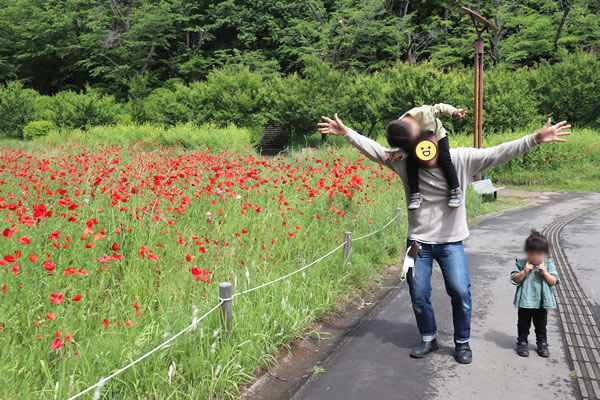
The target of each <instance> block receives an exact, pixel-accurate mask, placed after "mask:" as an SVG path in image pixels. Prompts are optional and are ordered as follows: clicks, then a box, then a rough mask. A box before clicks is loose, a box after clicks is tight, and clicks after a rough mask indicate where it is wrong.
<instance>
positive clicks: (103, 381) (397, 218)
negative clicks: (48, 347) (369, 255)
mask: <svg viewBox="0 0 600 400" xmlns="http://www.w3.org/2000/svg"><path fill="white" fill-rule="evenodd" d="M401 218H402V213H401V209H400V208H398V209H397V214H396V216H394V218H392V219H391V220H390V221H389V222H388V223H386V224H385V225H383V226H382V227H380V228H379V229H377V230H375V231H373V232H370V233H368V234H366V235H363V236H360V237H357V238H354V239H352V234H351V233H350V232H346V240H345V241H344V242H343V243H342V244H340V245H338V246H337V247H335V248H334V249H333V250H331V251H329V252H328V253H327V254H325V255H323V256H321V257H319V258H317V259H316V260H314V261H313V262H311V263H309V264H306V265H305V266H303V267H301V268H299V269H297V270H295V271H292V272H290V273H289V274H286V275H283V276H280V277H279V278H276V279H273V280H272V281H269V282H267V283H263V284H262V285H258V286H255V287H253V288H250V289H246V290H244V291H241V292H238V293H235V294H233V295H231V284H228V285H229V286H227V287H226V289H225V291H226V292H227V291H228V293H229V296H227V297H224V296H223V297H222V296H221V294H220V295H219V302H218V303H217V304H216V305H215V306H214V307H213V308H211V309H210V310H208V312H206V314H204V315H202V316H201V317H200V318H195V319H194V321H192V323H191V324H190V325H188V326H187V327H185V328H184V329H182V330H181V331H179V332H178V333H177V334H175V335H173V336H171V337H170V338H169V339H167V340H165V341H164V342H162V343H161V344H159V345H158V346H156V347H155V348H153V349H152V350H150V351H149V352H147V353H145V354H144V355H142V356H140V357H139V358H137V359H136V360H134V361H132V362H130V363H129V364H127V365H125V366H124V367H123V368H120V369H118V370H117V371H115V372H113V373H112V374H110V375H109V376H107V377H106V378H102V379H100V380H99V381H98V382H97V383H95V384H94V385H92V386H90V387H88V388H87V389H85V390H83V391H81V392H79V393H77V394H76V395H74V396H72V397H69V399H68V400H74V399H76V398H78V397H81V396H83V395H84V394H86V393H89V392H90V391H92V390H94V389H97V390H100V388H102V386H104V384H106V382H108V381H109V380H111V379H112V378H114V377H115V376H117V375H119V374H121V373H122V372H124V371H126V370H127V369H129V368H131V367H133V366H134V365H135V364H137V363H139V362H140V361H142V360H143V359H145V358H146V357H148V356H150V355H152V354H153V353H155V352H157V351H158V350H160V349H163V348H165V347H166V346H167V345H168V344H169V343H171V342H173V341H174V340H175V339H177V338H178V337H179V336H181V335H183V334H184V333H186V332H187V331H189V330H191V329H194V328H195V327H196V325H197V324H198V323H199V322H200V321H202V320H203V319H204V318H206V317H208V316H209V315H210V314H212V313H213V312H214V311H216V310H217V309H218V308H219V307H222V306H225V305H228V306H229V307H228V311H225V313H227V314H228V315H227V317H228V319H227V329H228V330H230V328H231V300H233V299H234V298H236V297H238V296H241V295H244V294H246V293H250V292H253V291H255V290H258V289H262V288H264V287H266V286H270V285H272V284H274V283H277V282H279V281H282V280H284V279H287V278H289V277H290V276H292V275H295V274H297V273H299V272H302V271H304V270H305V269H307V268H309V267H312V266H313V265H315V264H316V263H318V262H320V261H322V260H323V259H325V258H327V257H329V256H330V255H332V254H333V253H335V252H336V251H338V250H339V249H341V248H342V247H344V257H345V259H346V260H347V261H348V263H349V257H350V246H349V244H350V243H352V242H354V241H357V240H362V239H366V238H368V237H369V236H373V235H375V234H376V233H379V232H381V231H382V230H384V229H385V228H387V227H388V226H390V225H391V224H392V223H393V222H394V221H397V222H398V224H400V221H401ZM348 234H350V235H348ZM223 289H224V287H223V284H221V286H220V288H219V290H220V291H221V290H223ZM223 324H224V326H225V322H223ZM95 399H96V396H94V400H95Z"/></svg>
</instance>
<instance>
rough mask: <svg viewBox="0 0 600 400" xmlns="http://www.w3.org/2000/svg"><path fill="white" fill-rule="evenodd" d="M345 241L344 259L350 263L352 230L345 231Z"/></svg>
mask: <svg viewBox="0 0 600 400" xmlns="http://www.w3.org/2000/svg"><path fill="white" fill-rule="evenodd" d="M345 234H346V243H344V261H346V263H347V264H350V257H351V255H350V251H351V250H352V232H346V233H345Z"/></svg>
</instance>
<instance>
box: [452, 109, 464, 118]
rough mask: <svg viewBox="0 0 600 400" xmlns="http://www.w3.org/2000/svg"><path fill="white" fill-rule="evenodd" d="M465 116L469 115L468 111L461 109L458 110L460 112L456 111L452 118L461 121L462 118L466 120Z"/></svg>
mask: <svg viewBox="0 0 600 400" xmlns="http://www.w3.org/2000/svg"><path fill="white" fill-rule="evenodd" d="M465 115H467V109H466V108H461V109H458V110H456V111H454V112H453V113H452V118H454V119H461V118H464V117H465Z"/></svg>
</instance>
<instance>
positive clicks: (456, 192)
mask: <svg viewBox="0 0 600 400" xmlns="http://www.w3.org/2000/svg"><path fill="white" fill-rule="evenodd" d="M461 203H462V192H461V190H460V188H459V187H458V188H455V189H452V190H450V200H448V207H450V208H458V207H460V205H461Z"/></svg>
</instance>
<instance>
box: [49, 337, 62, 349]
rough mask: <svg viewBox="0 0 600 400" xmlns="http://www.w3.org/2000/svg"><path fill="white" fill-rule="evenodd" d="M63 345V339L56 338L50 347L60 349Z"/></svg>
mask: <svg viewBox="0 0 600 400" xmlns="http://www.w3.org/2000/svg"><path fill="white" fill-rule="evenodd" d="M62 345H63V341H62V340H61V339H60V338H56V339H54V340H53V341H52V344H51V345H50V348H51V349H52V350H57V349H60V348H61V347H62Z"/></svg>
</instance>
